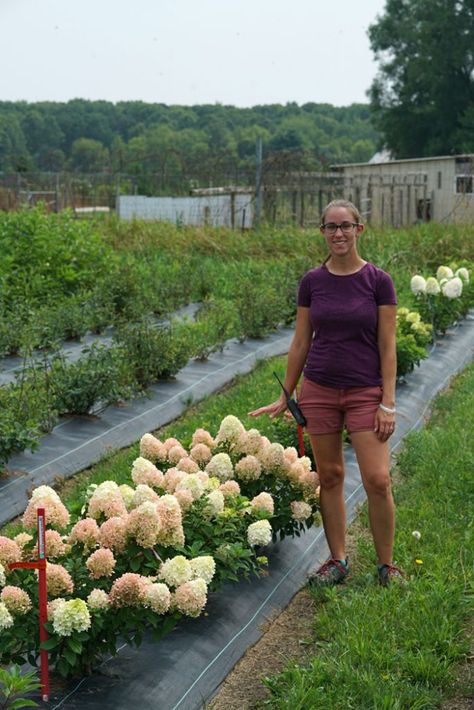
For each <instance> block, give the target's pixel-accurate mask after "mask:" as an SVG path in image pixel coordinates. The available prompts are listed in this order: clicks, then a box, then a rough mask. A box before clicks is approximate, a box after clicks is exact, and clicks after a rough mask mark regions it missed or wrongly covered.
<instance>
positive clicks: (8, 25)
mask: <svg viewBox="0 0 474 710" xmlns="http://www.w3.org/2000/svg"><path fill="white" fill-rule="evenodd" d="M384 5H385V0H338V2H334V0H285V1H284V0H0V28H1V42H0V66H1V67H2V69H1V72H0V100H3V101H16V100H25V101H43V100H50V101H67V100H69V99H73V98H85V99H105V100H108V101H114V102H116V101H122V100H141V101H147V102H160V103H165V104H182V105H191V104H202V103H216V102H219V103H223V104H232V105H235V106H254V105H256V104H267V103H287V102H288V101H296V102H297V103H299V104H303V103H306V102H308V101H314V102H316V103H321V102H325V103H331V104H334V105H336V106H346V105H348V104H350V103H353V102H359V101H361V102H367V100H368V99H367V96H366V91H367V89H368V88H369V86H370V84H371V82H372V79H373V78H374V76H375V73H376V69H377V67H376V64H375V62H374V58H373V54H372V52H371V50H370V46H369V40H368V37H367V29H368V27H369V25H370V24H371V23H372V22H374V20H375V19H376V17H377V15H380V14H381V13H382V12H383V9H384Z"/></svg>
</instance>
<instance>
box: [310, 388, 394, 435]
mask: <svg viewBox="0 0 474 710" xmlns="http://www.w3.org/2000/svg"><path fill="white" fill-rule="evenodd" d="M381 401H382V387H380V386H377V387H349V388H347V389H338V388H337V387H323V386H322V385H318V384H316V382H312V381H311V380H307V379H306V378H303V384H302V385H301V392H300V396H299V399H298V404H299V405H300V407H301V410H302V412H303V414H304V415H305V417H306V421H307V424H306V431H307V432H308V434H336V433H337V432H340V431H342V430H343V428H344V424H345V425H346V429H347V431H348V432H349V433H351V432H355V431H372V430H373V428H374V423H375V413H376V411H377V408H378V406H379V404H380V402H381Z"/></svg>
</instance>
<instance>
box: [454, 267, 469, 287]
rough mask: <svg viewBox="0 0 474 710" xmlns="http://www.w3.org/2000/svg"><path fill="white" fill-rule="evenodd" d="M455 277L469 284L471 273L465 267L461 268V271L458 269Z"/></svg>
mask: <svg viewBox="0 0 474 710" xmlns="http://www.w3.org/2000/svg"><path fill="white" fill-rule="evenodd" d="M454 275H455V276H458V277H459V278H460V279H462V280H463V281H464V283H465V284H468V283H469V271H468V270H467V269H466V268H465V267H464V266H461V268H460V269H457V270H456V273H455V274H454Z"/></svg>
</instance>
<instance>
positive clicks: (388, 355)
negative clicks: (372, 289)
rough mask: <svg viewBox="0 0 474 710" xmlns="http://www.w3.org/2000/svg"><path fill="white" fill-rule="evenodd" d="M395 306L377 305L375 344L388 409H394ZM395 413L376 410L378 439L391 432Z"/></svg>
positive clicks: (395, 360)
mask: <svg viewBox="0 0 474 710" xmlns="http://www.w3.org/2000/svg"><path fill="white" fill-rule="evenodd" d="M396 328H397V307H396V306H379V307H378V328H377V345H378V349H379V356H380V372H381V375H382V390H383V393H382V404H383V405H384V406H385V407H387V408H388V409H395V383H396V377H397V343H396ZM394 422H395V414H390V413H388V412H384V411H383V410H382V409H380V408H379V409H378V410H377V415H376V418H375V431H376V432H377V434H378V436H379V439H381V440H382V441H385V440H386V439H388V437H389V436H390V434H391V433H392V432H393V428H394Z"/></svg>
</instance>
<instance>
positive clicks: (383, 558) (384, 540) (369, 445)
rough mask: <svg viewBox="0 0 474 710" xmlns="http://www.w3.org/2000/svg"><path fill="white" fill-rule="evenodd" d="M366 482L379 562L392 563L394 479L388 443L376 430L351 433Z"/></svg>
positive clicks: (363, 478) (363, 481) (364, 482)
mask: <svg viewBox="0 0 474 710" xmlns="http://www.w3.org/2000/svg"><path fill="white" fill-rule="evenodd" d="M351 441H352V445H353V447H354V450H355V452H356V456H357V462H358V464H359V469H360V474H361V477H362V483H363V484H364V488H365V491H366V493H367V500H368V505H369V521H370V528H371V530H372V535H373V538H374V546H375V551H376V553H377V557H378V562H379V564H381V565H383V564H392V561H393V560H392V556H393V537H394V532H395V506H394V504H393V498H392V488H391V481H390V453H389V447H388V442H387V441H385V442H381V441H379V439H378V438H377V436H376V435H375V433H374V432H373V431H358V432H353V433H352V434H351Z"/></svg>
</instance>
